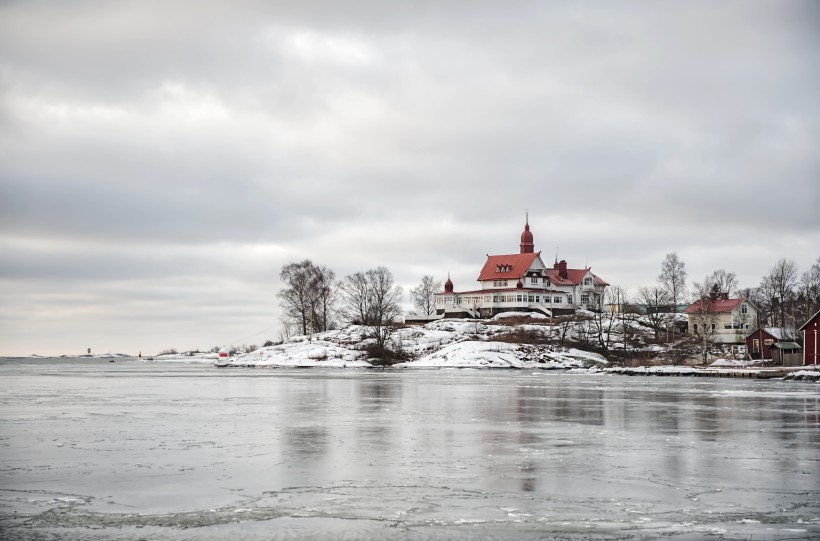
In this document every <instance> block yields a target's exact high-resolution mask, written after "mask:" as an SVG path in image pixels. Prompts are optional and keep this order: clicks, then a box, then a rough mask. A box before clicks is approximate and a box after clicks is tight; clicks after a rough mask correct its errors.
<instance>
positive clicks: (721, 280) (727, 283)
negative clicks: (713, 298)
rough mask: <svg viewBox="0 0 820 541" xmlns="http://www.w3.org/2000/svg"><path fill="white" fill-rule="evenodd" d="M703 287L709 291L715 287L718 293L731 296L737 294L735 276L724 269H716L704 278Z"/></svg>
mask: <svg viewBox="0 0 820 541" xmlns="http://www.w3.org/2000/svg"><path fill="white" fill-rule="evenodd" d="M704 285H706V286H707V287H708V288H709V289H710V290H711V289H712V287H713V286H715V287H717V290H718V291H719V292H721V293H729V294H730V295H731V294H733V293H736V292H737V275H736V274H735V273H733V272H727V271H726V270H725V269H718V270H716V271H714V272H712V274H710V275H709V276H707V277H706V280H705V284H704Z"/></svg>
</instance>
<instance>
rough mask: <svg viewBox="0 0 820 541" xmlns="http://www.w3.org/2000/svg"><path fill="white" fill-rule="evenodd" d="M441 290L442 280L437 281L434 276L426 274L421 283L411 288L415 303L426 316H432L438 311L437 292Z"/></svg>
mask: <svg viewBox="0 0 820 541" xmlns="http://www.w3.org/2000/svg"><path fill="white" fill-rule="evenodd" d="M439 291H441V282H437V281H436V279H435V278H433V277H432V276H424V277H422V279H421V283H420V284H419V285H418V286H417V287H414V288H413V289H411V290H410V296H411V297H412V298H413V305H414V306H415V307H416V309H417V310H418V311H419V312H420V313H421V315H424V316H431V315H433V314H435V313H436V293H438V292H439Z"/></svg>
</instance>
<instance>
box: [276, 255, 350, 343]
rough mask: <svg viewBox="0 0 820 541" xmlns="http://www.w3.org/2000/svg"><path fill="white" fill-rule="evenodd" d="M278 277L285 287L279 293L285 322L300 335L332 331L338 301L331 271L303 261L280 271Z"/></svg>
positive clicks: (306, 260) (286, 266) (309, 261)
mask: <svg viewBox="0 0 820 541" xmlns="http://www.w3.org/2000/svg"><path fill="white" fill-rule="evenodd" d="M279 277H280V279H281V280H282V282H284V283H285V287H283V288H282V290H281V291H279V302H280V304H281V305H282V308H283V309H284V311H285V318H286V319H287V320H289V321H290V322H292V323H293V324H295V326H296V327H297V328H298V329H299V330H300V331H301V333H302V334H308V333H312V332H323V331H326V330H328V329H330V328H332V325H333V317H332V316H333V310H334V304H335V303H336V298H337V289H336V285H335V273H334V272H333V271H332V270H330V269H328V268H327V267H323V266H316V265H314V264H313V262H312V261H311V260H309V259H305V260H304V261H300V262H298V263H288V264H287V265H285V266H284V267H282V271H281V272H280V274H279Z"/></svg>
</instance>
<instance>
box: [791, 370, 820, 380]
mask: <svg viewBox="0 0 820 541" xmlns="http://www.w3.org/2000/svg"><path fill="white" fill-rule="evenodd" d="M783 379H790V380H797V381H820V370H797V371H795V372H791V373H789V374H787V375H786V377H785V378H783Z"/></svg>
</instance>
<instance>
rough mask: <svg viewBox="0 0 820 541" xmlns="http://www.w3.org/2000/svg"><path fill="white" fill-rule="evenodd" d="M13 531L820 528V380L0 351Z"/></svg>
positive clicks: (381, 533) (574, 535) (542, 535)
mask: <svg viewBox="0 0 820 541" xmlns="http://www.w3.org/2000/svg"><path fill="white" fill-rule="evenodd" d="M0 402H2V408H1V409H0V467H1V468H2V469H1V470H0V471H2V474H0V539H14V540H18V539H19V540H34V539H38V540H39V539H49V540H50V539H71V540H101V539H118V540H120V539H121V540H136V539H151V540H154V539H157V540H187V539H191V540H194V539H196V540H200V539H203V540H217V539H219V540H221V539H234V540H239V541H241V540H262V539H265V540H290V539H339V540H342V539H345V540H347V539H351V540H352V539H392V540H410V539H414V540H415V539H432V540H443V539H655V538H658V537H663V538H666V539H703V538H708V539H744V540H749V539H753V540H762V539H818V538H820V386H818V385H817V384H812V383H803V382H783V381H750V380H733V379H713V378H674V377H626V376H614V375H603V374H597V375H595V374H576V373H565V372H563V373H562V372H553V371H533V370H525V371H513V370H503V371H490V370H403V371H399V370H396V371H377V370H364V369H347V370H341V369H336V370H325V369H302V370H299V369H216V368H213V367H211V366H208V365H204V364H193V363H190V364H188V363H160V362H137V361H135V360H127V359H118V360H117V361H116V362H113V363H109V362H107V361H104V360H91V359H88V360H78V359H71V360H67V359H63V360H49V359H43V360H36V361H32V360H28V361H23V360H0Z"/></svg>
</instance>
